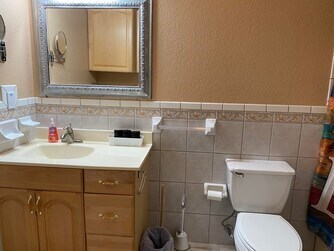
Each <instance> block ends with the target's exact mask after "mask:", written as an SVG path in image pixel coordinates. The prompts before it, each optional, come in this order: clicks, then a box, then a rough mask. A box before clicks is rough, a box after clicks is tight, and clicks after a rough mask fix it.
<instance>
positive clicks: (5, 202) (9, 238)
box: [0, 188, 39, 251]
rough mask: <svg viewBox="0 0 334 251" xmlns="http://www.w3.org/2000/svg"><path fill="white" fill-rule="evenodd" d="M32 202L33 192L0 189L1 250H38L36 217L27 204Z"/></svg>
mask: <svg viewBox="0 0 334 251" xmlns="http://www.w3.org/2000/svg"><path fill="white" fill-rule="evenodd" d="M34 200H35V198H34V192H33V191H29V190H24V189H8V188H0V230H1V239H0V244H1V245H2V249H1V250H4V251H6V250H11V251H23V250H27V251H36V250H39V243H38V230H37V221H36V216H35V213H34V211H32V213H31V210H33V209H32V208H31V204H30V203H29V202H31V203H32V202H33V201H34ZM1 245H0V246H1Z"/></svg>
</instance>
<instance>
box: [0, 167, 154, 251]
mask: <svg viewBox="0 0 334 251" xmlns="http://www.w3.org/2000/svg"><path fill="white" fill-rule="evenodd" d="M147 162H148V161H146V162H145V164H144V165H143V168H142V170H141V171H139V172H135V171H95V170H83V169H65V168H50V167H31V166H9V165H0V237H1V238H0V250H1V245H2V247H3V251H38V250H40V251H45V250H48V251H67V250H69V251H84V250H87V251H103V250H108V251H120V250H122V251H137V250H138V248H139V242H140V237H141V234H142V232H143V231H144V229H145V228H146V227H147V224H148V186H147V184H146V185H145V179H146V177H148V173H147V168H148V165H147Z"/></svg>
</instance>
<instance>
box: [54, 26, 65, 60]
mask: <svg viewBox="0 0 334 251" xmlns="http://www.w3.org/2000/svg"><path fill="white" fill-rule="evenodd" d="M55 46H56V52H57V53H58V54H60V55H61V56H65V53H66V49H67V40H66V35H65V33H64V32H62V31H59V32H58V33H57V35H56V39H55Z"/></svg>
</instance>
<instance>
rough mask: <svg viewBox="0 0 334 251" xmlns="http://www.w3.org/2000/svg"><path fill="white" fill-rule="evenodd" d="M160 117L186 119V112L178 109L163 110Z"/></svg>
mask: <svg viewBox="0 0 334 251" xmlns="http://www.w3.org/2000/svg"><path fill="white" fill-rule="evenodd" d="M162 117H163V118H166V119H188V111H187V110H179V109H163V110H162Z"/></svg>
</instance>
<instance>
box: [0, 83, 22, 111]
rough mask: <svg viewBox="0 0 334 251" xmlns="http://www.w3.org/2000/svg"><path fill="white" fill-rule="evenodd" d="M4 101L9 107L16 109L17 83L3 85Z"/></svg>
mask: <svg viewBox="0 0 334 251" xmlns="http://www.w3.org/2000/svg"><path fill="white" fill-rule="evenodd" d="M1 96H2V102H3V103H4V104H5V105H6V106H7V108H8V109H14V108H15V107H16V106H17V103H18V98H17V86H16V85H1Z"/></svg>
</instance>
